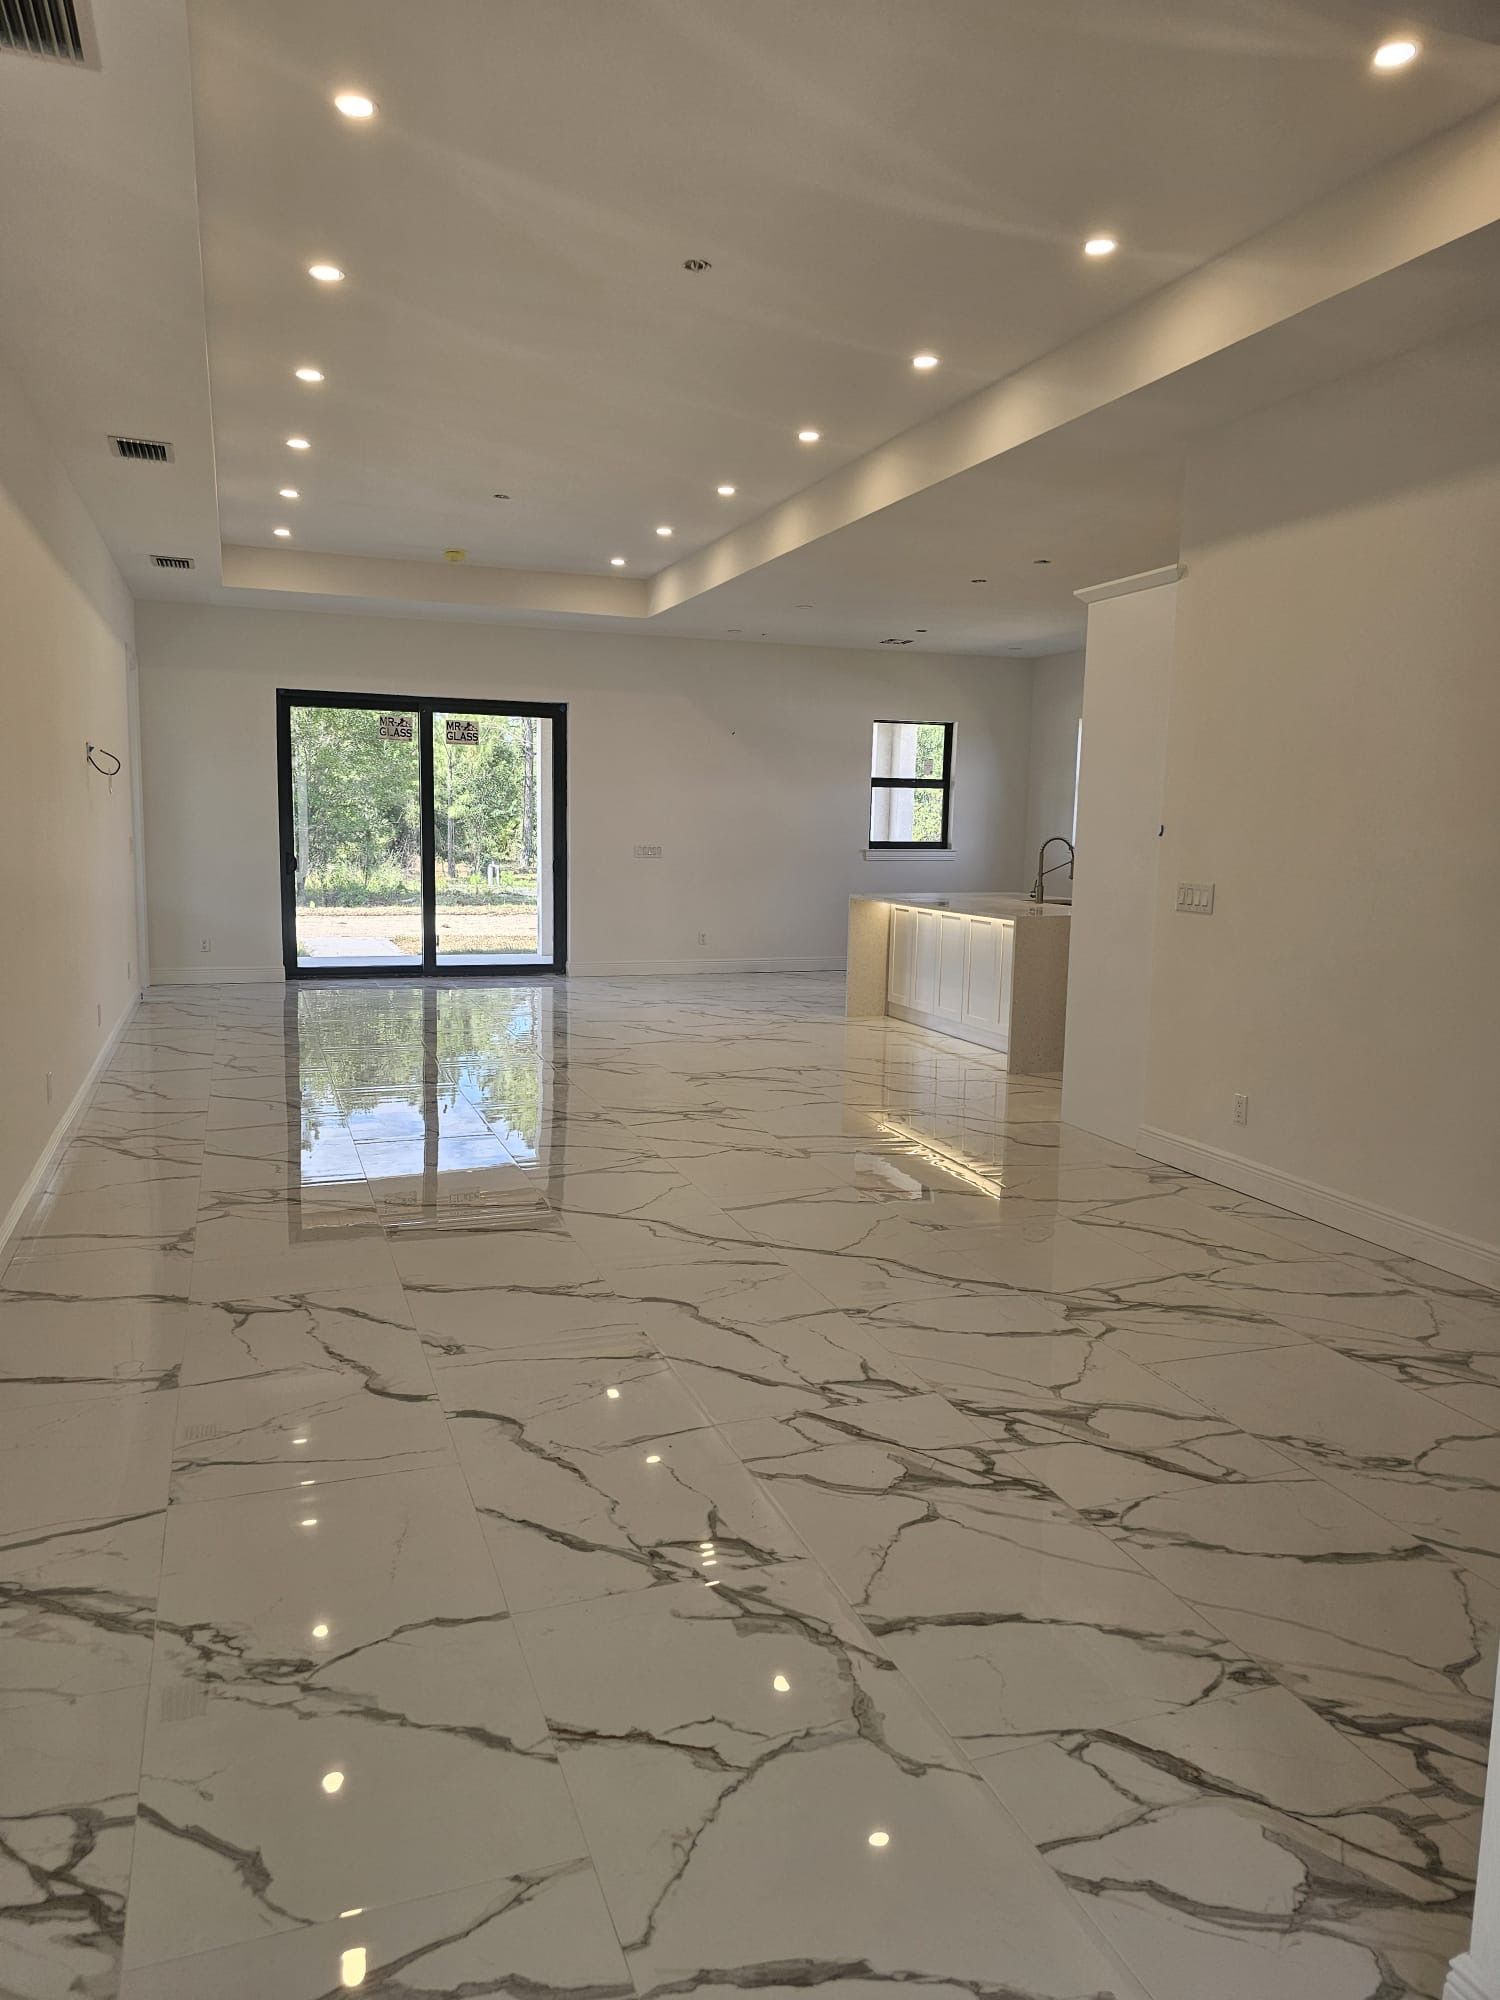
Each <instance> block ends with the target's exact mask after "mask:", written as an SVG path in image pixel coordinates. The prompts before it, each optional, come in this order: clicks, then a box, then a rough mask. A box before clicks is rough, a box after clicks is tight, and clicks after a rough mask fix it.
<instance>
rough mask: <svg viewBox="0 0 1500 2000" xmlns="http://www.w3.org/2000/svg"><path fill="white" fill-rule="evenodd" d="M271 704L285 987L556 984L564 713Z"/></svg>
mask: <svg viewBox="0 0 1500 2000" xmlns="http://www.w3.org/2000/svg"><path fill="white" fill-rule="evenodd" d="M276 701H277V747H278V759H279V766H280V771H279V776H280V805H281V868H282V951H283V958H284V961H285V965H286V971H287V976H288V978H297V977H302V978H306V977H309V976H324V975H328V976H334V977H337V976H339V975H341V974H349V973H367V974H368V973H372V972H386V973H420V972H438V971H442V972H465V971H468V972H477V971H493V970H498V969H500V968H509V969H513V970H516V971H525V970H530V971H561V970H563V968H564V942H565V939H566V936H567V929H566V855H565V819H564V814H565V809H566V781H567V744H566V735H567V711H566V709H565V708H564V707H563V705H562V704H560V703H540V702H537V703H514V702H483V701H468V702H459V701H453V702H443V701H438V700H435V699H430V698H428V697H425V696H409V697H400V696H382V695H346V694H327V693H311V692H303V691H302V690H299V689H293V688H283V689H281V690H280V691H279V692H278V694H277V697H276Z"/></svg>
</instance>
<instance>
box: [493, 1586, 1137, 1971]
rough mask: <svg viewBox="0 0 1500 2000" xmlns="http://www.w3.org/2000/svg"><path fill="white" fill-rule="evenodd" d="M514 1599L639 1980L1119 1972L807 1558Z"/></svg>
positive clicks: (544, 1701) (524, 1639) (528, 1651)
mask: <svg viewBox="0 0 1500 2000" xmlns="http://www.w3.org/2000/svg"><path fill="white" fill-rule="evenodd" d="M517 1622H518V1624H519V1626H520V1629H521V1635H522V1643H523V1645H524V1647H525V1650H526V1654H527V1658H528V1660H529V1662H530V1664H531V1669H532V1673H533V1675H534V1677H535V1680H536V1684H537V1688H538V1692H539V1694H540V1697H541V1700H542V1704H543V1707H544V1709H545V1710H546V1713H547V1717H548V1720H549V1723H550V1725H551V1728H552V1730H553V1733H554V1736H555V1737H556V1739H557V1741H558V1743H559V1745H560V1747H561V1753H562V1757H563V1761H564V1765H565V1768H566V1770H567V1773H568V1781H569V1785H570V1787H571V1789H572V1792H573V1795H574V1797H575V1799H576V1800H577V1803H578V1808H579V1813H580V1816H581V1818H582V1820H583V1823H584V1828H585V1831H586V1833H587V1835H588V1839H589V1845H590V1851H591V1852H592V1854H593V1856H594V1860H595V1863H596V1866H597V1867H598V1869H599V1874H600V1879H601V1880H602V1882H603V1884H604V1891H605V1895H606V1897H607V1898H608V1900H609V1904H610V1909H611V1913H612V1915H613V1917H614V1920H615V1926H616V1929H617V1930H618V1932H619V1934H620V1937H621V1939H622V1941H623V1943H624V1945H625V1950H626V1956H627V1958H628V1959H629V1961H630V1966H631V1970H632V1972H633V1973H634V1975H635V1978H636V1982H637V1986H638V1989H639V1990H640V1991H641V1992H642V1993H643V1994H651V1993H668V1992H670V1993H675V1994H682V1993H687V1992H691V1993H695V1994H696V1993H698V1992H701V1991H716V1990H720V1989H723V1990H725V1991H731V1990H737V1991H743V1990H745V1989H746V1988H747V1987H754V1988H755V1989H757V1990H761V1989H764V1988H769V1989H770V1990H773V1991H775V1990H780V1989H782V1988H787V1989H792V1988H798V1989H806V1988H808V1987H811V1986H819V1987H822V1986H833V1987H835V1988H837V1989H839V1990H841V1991H846V1992H872V1991H873V1990H874V1989H875V1988H876V1987H877V1986H881V1985H888V1984H890V1983H892V1982H896V1983H901V1984H920V1985H922V1986H926V1987H932V1988H935V1989H937V1990H939V1991H948V1992H952V1993H954V1994H957V1993H960V1992H966V1993H970V1994H973V1993H984V1994H989V1995H993V1996H999V1995H1006V1996H1010V1995H1015V1996H1022V1995H1024V1996H1028V2000H1040V1996H1062V1995H1068V1996H1071V1997H1072V2000H1081V1996H1085V1995H1086V1996H1091V2000H1092V1996H1107V1995H1120V1996H1124V1995H1127V1994H1129V1995H1132V1996H1134V1995H1136V1993H1137V1989H1136V1988H1135V1987H1134V1986H1133V1985H1131V1984H1130V1983H1129V1982H1128V1980H1127V1979H1126V1978H1125V1977H1124V1975H1122V1974H1118V1973H1117V1972H1116V1971H1115V1969H1114V1968H1113V1966H1112V1965H1111V1964H1110V1963H1109V1961H1108V1960H1107V1959H1106V1957H1105V1955H1104V1954H1103V1952H1102V1951H1101V1950H1100V1949H1099V1947H1098V1946H1097V1945H1096V1943H1095V1942H1094V1939H1093V1937H1092V1935H1091V1934H1090V1933H1089V1932H1088V1931H1087V1930H1086V1928H1085V1927H1084V1926H1083V1925H1082V1924H1081V1923H1080V1922H1079V1920H1078V1918H1077V1917H1076V1915H1075V1913H1074V1909H1073V1906H1072V1905H1071V1903H1070V1902H1069V1900H1068V1899H1067V1897H1066V1896H1065V1895H1064V1894H1063V1893H1062V1892H1061V1891H1060V1889H1059V1887H1058V1885H1057V1883H1056V1881H1055V1880H1054V1878H1053V1877H1052V1876H1051V1875H1050V1874H1049V1872H1048V1870H1047V1869H1046V1867H1045V1866H1043V1865H1042V1863H1041V1862H1040V1861H1039V1860H1038V1858H1037V1856H1036V1854H1035V1853H1034V1851H1033V1850H1032V1849H1031V1847H1030V1846H1029V1845H1028V1844H1027V1843H1026V1842H1025V1841H1024V1840H1023V1839H1022V1838H1021V1837H1020V1835H1019V1834H1018V1833H1017V1831H1016V1829H1015V1828H1014V1826H1013V1825H1012V1823H1011V1822H1010V1821H1009V1820H1008V1819H1007V1818H1006V1817H1005V1816H1004V1815H1003V1814H1002V1813H1000V1812H999V1811H997V1810H995V1809H994V1806H993V1802H992V1801H991V1800H989V1799H987V1797H986V1796H985V1788H984V1786H983V1785H982V1784H981V1783H980V1782H979V1780H978V1779H977V1778H976V1776H975V1774H974V1773H973V1771H972V1770H971V1769H970V1768H969V1767H968V1766H967V1765H966V1764H965V1763H964V1761H963V1760H962V1758H960V1757H959V1756H958V1755H957V1753H956V1752H955V1750H954V1748H953V1746H952V1745H951V1744H950V1743H949V1742H948V1741H947V1740H946V1739H945V1738H943V1737H942V1736H941V1735H939V1733H938V1732H937V1731H936V1730H934V1729H933V1727H932V1725H931V1723H930V1722H929V1721H928V1719H927V1717H926V1716H925V1714H924V1713H923V1711H922V1710H921V1708H920V1706H919V1705H918V1704H917V1702H916V1701H915V1700H914V1699H913V1697H912V1696H911V1694H910V1692H909V1691H908V1690H907V1689H906V1687H905V1686H904V1685H903V1683H902V1681H901V1678H900V1676H899V1675H898V1674H896V1673H894V1672H893V1671H892V1670H891V1667H890V1663H889V1661H888V1660H886V1659H885V1658H884V1657H883V1656H882V1655H881V1654H880V1652H879V1651H878V1649H876V1648H875V1647H873V1646H872V1645H871V1644H870V1641H869V1639H868V1637H867V1636H866V1635H865V1634H864V1633H863V1632H862V1631H861V1630H860V1628H859V1627H858V1625H857V1624H855V1622H854V1621H853V1620H852V1619H851V1618H850V1617H849V1615H848V1613H847V1611H846V1610H845V1609H844V1608H843V1607H842V1605H841V1604H840V1603H839V1600H838V1599H837V1598H836V1597H835V1596H834V1594H833V1593H832V1592H831V1591H830V1590H829V1589H828V1588H827V1586H826V1584H825V1583H824V1582H823V1581H822V1579H821V1578H819V1576H818V1575H817V1573H816V1571H814V1570H813V1569H812V1566H811V1565H809V1564H805V1563H793V1564H785V1565H781V1566H779V1567H776V1568H773V1569H769V1570H762V1571H760V1572H758V1573H756V1574H754V1575H753V1576H741V1577H737V1578H733V1579H731V1580H729V1581H728V1582H726V1583H725V1584H723V1585H722V1586H715V1585H713V1584H710V1583H706V1582H703V1583H684V1584H680V1585H678V1586H676V1587H675V1588H672V1589H667V1590H662V1591H657V1592H652V1593H649V1594H647V1595H646V1596H644V1597H617V1598H608V1599H604V1600H602V1601H598V1602H594V1603H589V1604H581V1605H573V1606H570V1607H568V1608H566V1609H561V1610H553V1611H545V1612H535V1613H531V1614H528V1615H526V1616H524V1617H522V1618H520V1619H518V1621H517Z"/></svg>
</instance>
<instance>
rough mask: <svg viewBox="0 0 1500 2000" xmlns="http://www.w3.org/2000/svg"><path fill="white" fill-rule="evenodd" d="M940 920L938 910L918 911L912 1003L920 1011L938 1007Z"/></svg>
mask: <svg viewBox="0 0 1500 2000" xmlns="http://www.w3.org/2000/svg"><path fill="white" fill-rule="evenodd" d="M937 976H938V920H937V911H936V910H918V912H917V959H916V966H915V968H914V970H913V974H912V983H911V1004H912V1006H913V1007H915V1008H916V1009H917V1010H918V1011H919V1012H920V1013H923V1014H931V1013H933V1012H935V1011H936V1007H937Z"/></svg>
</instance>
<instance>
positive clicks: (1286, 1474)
mask: <svg viewBox="0 0 1500 2000" xmlns="http://www.w3.org/2000/svg"><path fill="white" fill-rule="evenodd" d="M1010 1463H1011V1464H1012V1465H1013V1466H1014V1468H1015V1469H1016V1470H1017V1471H1019V1472H1021V1473H1022V1474H1023V1475H1024V1476H1026V1477H1027V1478H1031V1479H1037V1480H1040V1481H1041V1482H1042V1484H1043V1485H1044V1486H1049V1487H1050V1488H1051V1489H1052V1491H1053V1492H1054V1493H1056V1494H1057V1496H1058V1498H1059V1499H1061V1500H1063V1501H1065V1502H1066V1503H1067V1505H1068V1506H1069V1507H1071V1508H1072V1509H1073V1510H1074V1512H1075V1513H1078V1514H1081V1515H1082V1516H1083V1517H1084V1518H1085V1519H1086V1520H1089V1521H1093V1522H1095V1523H1096V1524H1099V1525H1102V1526H1105V1527H1110V1526H1114V1525H1116V1524H1117V1523H1120V1522H1122V1521H1128V1520H1129V1518H1130V1512H1131V1509H1132V1508H1134V1507H1135V1506H1137V1505H1138V1504H1139V1503H1140V1502H1141V1501H1143V1500H1154V1499H1156V1498H1158V1497H1159V1496H1160V1495H1162V1494H1167V1493H1191V1492H1192V1491H1194V1490H1195V1489H1196V1488H1200V1487H1214V1486H1238V1485H1243V1484H1245V1483H1247V1482H1250V1481H1260V1480H1267V1479H1306V1478H1308V1477H1309V1476H1310V1475H1309V1474H1308V1473H1307V1471H1306V1470H1305V1469H1304V1468H1303V1467H1302V1466H1300V1465H1297V1464H1295V1463H1294V1462H1293V1461H1292V1460H1291V1459H1290V1458H1288V1457H1286V1456H1285V1455H1284V1454H1283V1453H1281V1452H1279V1451H1277V1450H1275V1449H1274V1447H1273V1446H1271V1445H1268V1444H1263V1443H1262V1442H1261V1440H1260V1439H1259V1438H1253V1437H1246V1435H1245V1433H1244V1432H1243V1431H1239V1430H1236V1429H1235V1427H1234V1426H1233V1425H1232V1424H1227V1423H1222V1422H1218V1421H1216V1420H1214V1419H1211V1418H1202V1419H1200V1420H1199V1421H1198V1422H1197V1423H1196V1424H1195V1423H1190V1422H1188V1421H1187V1420H1186V1419H1182V1418H1176V1419H1170V1420H1167V1421H1162V1420H1159V1419H1153V1418H1151V1417H1149V1416H1143V1415H1141V1414H1140V1413H1137V1412H1133V1411H1113V1412H1111V1422H1110V1428H1109V1435H1108V1437H1107V1439H1106V1440H1104V1441H1101V1442H1097V1443H1096V1442H1093V1441H1090V1440H1089V1439H1085V1438H1075V1437H1071V1436H1064V1435H1059V1437H1058V1441H1057V1442H1047V1441H1045V1440H1044V1441H1042V1442H1040V1443H1037V1444H1035V1445H1030V1446H1025V1447H1022V1448H1019V1449H1017V1450H1016V1451H1015V1452H1014V1453H1013V1455H1012V1458H1011V1460H1010Z"/></svg>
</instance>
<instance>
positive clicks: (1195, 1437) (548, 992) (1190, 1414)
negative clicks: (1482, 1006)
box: [0, 975, 1500, 2000]
mask: <svg viewBox="0 0 1500 2000" xmlns="http://www.w3.org/2000/svg"><path fill="white" fill-rule="evenodd" d="M841 1009H842V994H841V987H840V984H839V982H836V981H834V980H831V979H828V978H825V977H822V976H815V975H805V976H795V977H792V976H787V977H779V976H762V977H753V978H752V977H737V978H715V977H706V978H700V979H692V980H625V979H600V980H589V981H579V982H577V983H576V984H569V983H568V982H565V981H554V980H539V981H536V982H531V983H525V984H520V983H517V984H511V985H505V984H492V983H489V982H484V983H479V982H465V983H462V984H457V983H455V984H453V985H450V986H446V987H444V986H441V985H438V984H435V983H434V984H427V983H411V984H400V985H395V984H380V983H378V982H374V981H350V982H343V983H339V984H333V983H329V984H327V985H324V986H305V987H302V988H300V989H293V990H290V991H289V990H287V989H284V988H282V987H271V986H231V987H222V988H214V987H207V986H200V987H193V988H184V989H175V990H161V989H156V990H153V991H152V992H151V993H149V994H148V995H147V997H146V998H145V1000H144V1001H143V1002H142V1004H141V1005H140V1007H139V1008H138V1010H137V1011H136V1013H135V1015H134V1016H133V1017H132V1019H131V1021H130V1023H129V1025H128V1026H127V1028H126V1030H125V1033H124V1036H123V1039H122V1040H121V1041H120V1042H119V1043H118V1045H117V1047H116V1048H115V1050H114V1052H113V1056H112V1059H111V1061H110V1064H109V1068H108V1070H107V1073H106V1074H105V1076H104V1077H103V1078H102V1079H101V1081H100V1083H99V1085H98V1087H97V1089H96V1090H95V1092H94V1094H93V1097H92V1100H91V1102H90V1103H89V1105H88V1106H87V1108H86V1110H85V1112H84V1113H83V1115H82V1117H81V1118H80V1120H79V1122H78V1124H77V1126H76V1128H75V1130H74V1132H73V1133H72V1135H71V1137H70V1140H69V1142H68V1143H67V1145H66V1147H65V1148H64V1150H63V1151H62V1153H61V1154H60V1156H59V1157H58V1160H57V1162H56V1164H55V1169H54V1171H53V1172H52V1173H51V1176H50V1179H49V1182H48V1185H47V1187H46V1189H45V1191H44V1193H43V1194H42V1196H41V1197H40V1198H39V1199H38V1201H37V1203H36V1204H35V1205H34V1209H33V1212H32V1213H31V1215H30V1216H29V1217H28V1218H27V1222H26V1225H25V1227H24V1229H23V1231H22V1233H21V1235H20V1236H19V1238H18V1239H17V1240H16V1241H15V1243H14V1245H13V1249H12V1253H11V1255H10V1257H9V1260H8V1263H7V1265H6V1267H5V1269H4V1271H3V1273H0V1879H3V1887H0V1995H4V1996H12V2000H61V1996H64V1995H84V1996H90V1997H91V2000H115V1997H116V1996H124V2000H209V1997H210V1996H211V2000H267V1996H275V2000H315V1996H325V1997H326V1996H331V1995H337V1994H341V1993H347V1992H351V1991H356V1990H357V1991H361V1992H363V1993H365V1994H367V1995H378V1996H415V1995H423V1996H432V1997H433V2000H436V1996H444V1995H452V1996H465V2000H472V1996H478V1995H484V1994H499V1993H505V1994H510V1995H514V1996H518V2000H539V1996H550V1995H557V1996H568V2000H605V1996H610V1995H616V1994H618V1995H621V1996H631V1995H637V1994H638V1995H640V1996H642V2000H667V1996H674V2000H675V1996H695V1997H696V1996H702V2000H718V1996H721V1995H722V1996H728V1995H730V1994H731V1993H734V1992H741V1993H743V1992H744V1991H746V1990H754V1991H757V1992H759V1993H763V1994H769V1995H772V1996H778V1995H783V1994H787V1995H789V1994H790V1993H791V1992H793V1991H794V1990H806V1989H809V1988H822V1989H832V1990H834V1991H836V1992H838V1993H840V1994H846V1995H849V1996H854V2000H869V1996H870V1995H872V1994H873V1993H874V1992H875V1991H876V1990H877V1989H879V1988H882V1987H890V1986H893V1985H906V1986H912V1985H915V1986H920V1987H923V1988H926V1989H929V1990H932V1991H935V1992H936V1993H938V1994H940V1995H950V1996H958V1995H969V1996H973V2000H1105V1996H1109V1997H1110V2000H1398V1996H1403V1995H1413V1996H1423V2000H1435V1996H1437V1995H1438V1994H1439V1992H1440V1990H1441V1986H1442V1981H1443V1976H1444V1970H1445V1967H1446V1964H1447V1962H1448V1960H1449V1958H1450V1957H1451V1956H1453V1955H1454V1954H1455V1953H1456V1952H1458V1951H1460V1950H1461V1949H1462V1948H1463V1946H1464V1943H1465V1941H1466V1934H1467V1921H1468V1911H1469V1899H1470V1893H1471V1886H1472V1877H1473V1869H1474V1858H1475V1852H1476V1844H1477V1828H1478V1810H1479V1805H1480V1800H1481V1795H1482V1785H1483V1762H1484V1756H1485V1751H1486V1747H1487V1742H1488V1718H1489V1707H1490V1698H1491V1690H1492V1687H1493V1681H1494V1655H1495V1646H1496V1634H1497V1632H1500V1301H1497V1299H1496V1298H1495V1297H1493V1296H1492V1295H1489V1294H1487V1293H1485V1292H1484V1291H1482V1290H1481V1289H1480V1288H1478V1287H1476V1286H1473V1285H1469V1284H1467V1283H1465V1282H1464V1281H1462V1280H1460V1279H1456V1278H1453V1277H1450V1276H1447V1275H1446V1274H1444V1273H1442V1272H1439V1271H1435V1270H1431V1269H1426V1268H1423V1267H1421V1266H1418V1265H1415V1264H1413V1263H1411V1262H1410V1261H1408V1260H1405V1259H1403V1258H1401V1257H1397V1256H1393V1255H1391V1254H1390V1253H1388V1252H1386V1251H1383V1250H1379V1249H1376V1248H1375V1247H1373V1246H1371V1245H1368V1244H1363V1243H1361V1242H1358V1241H1357V1240H1355V1239H1353V1238H1350V1237H1348V1236H1346V1235H1341V1234H1339V1233H1338V1232H1335V1231H1332V1230H1328V1229H1324V1228H1322V1227H1321V1226H1320V1225H1318V1224H1315V1223H1310V1222H1307V1221H1305V1220H1303V1219H1301V1218H1299V1217H1295V1216H1290V1215H1286V1214H1282V1213H1279V1212H1277V1211H1276V1210H1273V1209H1270V1208H1268V1207H1266V1206H1265V1205H1264V1204H1261V1203H1257V1202H1254V1201H1250V1200H1247V1199H1245V1198H1243V1197H1241V1196H1238V1195H1235V1194H1233V1193H1231V1192H1229V1191H1227V1190H1225V1189H1223V1188H1219V1187H1215V1186H1212V1185H1210V1184H1208V1183H1205V1182H1201V1181H1197V1180H1195V1179H1193V1178H1192V1177H1191V1176H1189V1175H1187V1174H1183V1173H1179V1172H1176V1171H1175V1170H1172V1169H1170V1168H1167V1167H1164V1166H1162V1165H1160V1164H1159V1163H1156V1162H1153V1161H1150V1160H1148V1159H1144V1158H1142V1157H1140V1156H1138V1155H1136V1154H1133V1153H1131V1152H1129V1151H1126V1150H1124V1149H1122V1148H1120V1147H1117V1146H1114V1145H1110V1144H1108V1143H1106V1142H1104V1141H1102V1140H1099V1139H1097V1138H1093V1137H1090V1136H1089V1135H1087V1134H1085V1133H1082V1132H1079V1131H1076V1130H1073V1129H1070V1128H1068V1127H1067V1126H1064V1125H1062V1124H1061V1123H1059V1115H1058V1101H1059V1093H1058V1088H1057V1084H1056V1081H1055V1080H1049V1079H1037V1078H1022V1077H1017V1078H1015V1079H1011V1078H1009V1077H1008V1076H1007V1075H1006V1073H1005V1070H1004V1068H1003V1066H1002V1065H1001V1064H999V1063H998V1062H996V1061H995V1060H994V1059H992V1058H991V1057H989V1056H987V1055H985V1054H983V1053H981V1052H977V1051H974V1050H972V1049H968V1048H964V1047H962V1046H960V1045H958V1044H955V1043H949V1042H945V1041H943V1040H942V1039H941V1038H938V1037H935V1036H931V1035H927V1034H925V1033H923V1032H922V1031H920V1030H917V1029H913V1028H908V1027H904V1026H902V1025H900V1024H898V1023H895V1022H890V1023H884V1022H860V1023H850V1022H846V1021H845V1020H844V1019H843V1018H842V1012H841Z"/></svg>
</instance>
